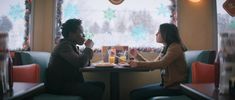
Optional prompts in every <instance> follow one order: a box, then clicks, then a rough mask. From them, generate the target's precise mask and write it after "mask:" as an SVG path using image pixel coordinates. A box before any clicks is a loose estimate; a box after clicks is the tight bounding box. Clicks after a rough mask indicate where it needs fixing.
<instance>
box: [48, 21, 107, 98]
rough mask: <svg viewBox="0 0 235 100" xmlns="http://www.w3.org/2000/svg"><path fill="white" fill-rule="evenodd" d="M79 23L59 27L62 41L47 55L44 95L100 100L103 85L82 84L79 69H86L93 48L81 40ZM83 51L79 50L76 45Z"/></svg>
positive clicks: (81, 34) (81, 32) (73, 22)
mask: <svg viewBox="0 0 235 100" xmlns="http://www.w3.org/2000/svg"><path fill="white" fill-rule="evenodd" d="M81 23H82V21H81V20H79V19H69V20H67V21H66V22H65V23H64V24H63V25H62V35H63V37H64V38H63V39H61V40H60V43H59V44H58V45H57V46H56V47H55V48H54V51H53V52H52V53H51V58H50V62H49V64H48V69H47V74H46V78H47V79H46V83H45V84H46V87H47V89H48V92H50V93H54V94H63V95H78V96H82V97H83V98H84V99H85V100H101V99H102V95H103V92H104V87H105V85H104V83H102V82H85V81H84V78H83V75H82V72H80V71H79V68H80V67H84V66H88V64H89V61H90V60H91V59H92V56H93V51H92V49H91V48H92V47H93V45H94V43H93V41H92V40H87V41H85V38H84V37H85V36H84V34H83V27H82V25H81ZM84 42H85V46H86V48H85V49H84V50H83V51H80V50H79V47H78V45H83V44H84Z"/></svg>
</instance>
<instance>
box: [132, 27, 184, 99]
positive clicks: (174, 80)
mask: <svg viewBox="0 0 235 100" xmlns="http://www.w3.org/2000/svg"><path fill="white" fill-rule="evenodd" d="M156 41H157V42H158V43H162V44H163V45H164V48H163V50H162V51H161V53H160V54H159V56H158V57H157V58H156V59H155V60H154V61H147V60H146V59H145V58H144V57H143V56H142V55H140V54H139V53H138V52H137V50H135V49H132V50H131V51H130V54H131V55H132V56H133V57H134V58H135V60H132V61H130V62H129V64H130V66H131V67H146V68H150V69H160V70H161V78H162V82H161V83H158V84H152V85H148V86H145V87H142V88H139V89H135V90H133V91H131V93H130V96H131V100H146V99H147V98H149V97H153V96H169V95H179V94H180V92H179V84H180V83H182V82H183V81H184V80H185V79H186V61H185V57H184V51H186V48H185V47H184V45H183V44H182V41H181V39H180V36H179V32H178V29H177V27H176V26H175V25H174V24H169V23H164V24H161V25H160V27H159V31H158V32H157V34H156ZM137 60H138V61H137Z"/></svg>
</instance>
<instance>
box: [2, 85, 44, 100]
mask: <svg viewBox="0 0 235 100" xmlns="http://www.w3.org/2000/svg"><path fill="white" fill-rule="evenodd" d="M43 88H44V83H26V82H14V83H13V91H11V92H9V93H8V94H6V95H5V96H4V98H7V100H21V99H25V98H28V97H31V96H33V95H34V94H35V93H36V92H37V91H39V90H41V89H43Z"/></svg>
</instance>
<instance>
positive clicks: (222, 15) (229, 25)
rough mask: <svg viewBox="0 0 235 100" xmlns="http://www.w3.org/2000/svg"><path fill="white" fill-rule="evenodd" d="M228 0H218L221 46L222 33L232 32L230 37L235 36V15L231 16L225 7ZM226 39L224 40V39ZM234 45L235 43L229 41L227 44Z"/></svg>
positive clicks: (219, 44)
mask: <svg viewBox="0 0 235 100" xmlns="http://www.w3.org/2000/svg"><path fill="white" fill-rule="evenodd" d="M225 1H226V0H217V1H216V2H217V4H216V7H217V27H218V47H219V48H221V42H222V41H221V36H220V34H222V33H229V34H231V35H230V36H229V37H228V38H231V39H232V38H233V39H234V37H235V35H232V34H235V17H232V16H230V15H229V14H228V13H227V12H226V11H225V9H224V8H223V4H224V2H225ZM223 41H224V40H223ZM229 44H230V45H234V43H232V42H231V43H228V44H227V45H229Z"/></svg>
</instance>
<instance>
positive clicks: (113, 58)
mask: <svg viewBox="0 0 235 100" xmlns="http://www.w3.org/2000/svg"><path fill="white" fill-rule="evenodd" d="M109 63H111V64H114V63H115V56H109Z"/></svg>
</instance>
